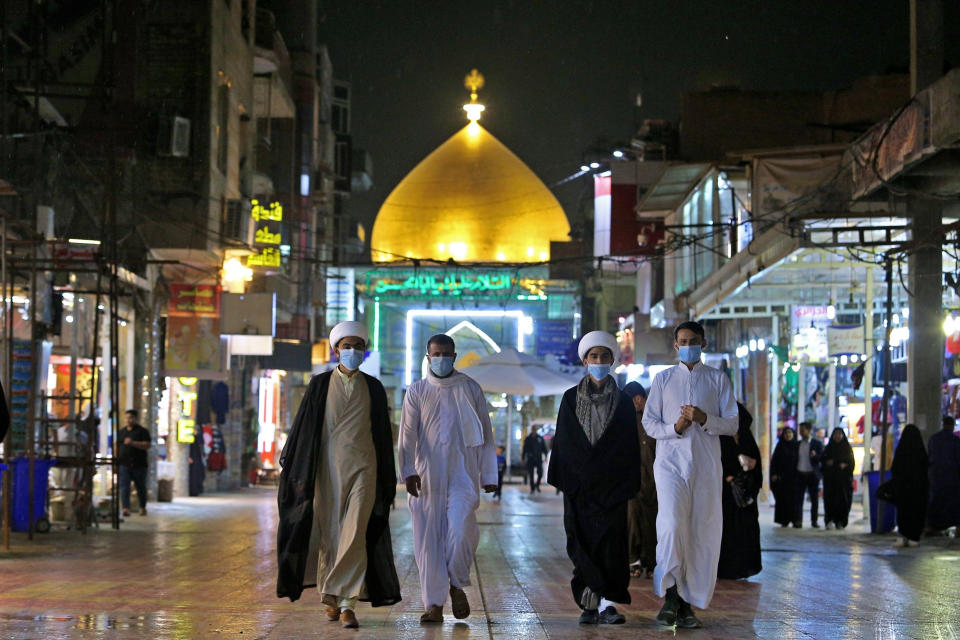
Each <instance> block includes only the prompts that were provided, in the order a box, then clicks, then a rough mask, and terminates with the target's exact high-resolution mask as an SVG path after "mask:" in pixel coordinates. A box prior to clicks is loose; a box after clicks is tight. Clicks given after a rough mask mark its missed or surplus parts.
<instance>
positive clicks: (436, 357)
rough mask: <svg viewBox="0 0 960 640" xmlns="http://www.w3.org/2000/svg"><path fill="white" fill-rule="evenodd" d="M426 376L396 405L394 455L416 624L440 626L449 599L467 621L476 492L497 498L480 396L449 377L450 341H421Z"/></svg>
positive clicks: (467, 382) (468, 383)
mask: <svg viewBox="0 0 960 640" xmlns="http://www.w3.org/2000/svg"><path fill="white" fill-rule="evenodd" d="M427 358H428V359H429V362H430V370H429V371H428V372H427V377H426V378H424V379H422V380H418V381H416V382H414V383H413V384H411V385H410V387H409V388H408V389H407V394H406V396H405V397H404V399H403V415H402V417H401V419H400V438H399V441H398V442H397V450H398V454H399V458H400V473H401V474H402V476H403V478H404V481H405V483H406V485H407V494H408V496H409V498H408V504H409V507H410V518H411V520H412V523H413V546H414V549H413V551H414V556H415V558H416V561H417V568H418V569H419V570H420V588H421V594H422V597H423V608H424V610H425V611H424V614H423V615H422V616H421V617H420V621H421V622H423V623H440V622H443V605H444V603H445V602H446V600H447V595H448V594H449V595H450V603H451V608H452V610H453V615H454V617H455V618H457V619H463V618H466V617H467V616H468V615H470V603H469V602H468V601H467V595H466V593H465V592H464V590H463V588H464V587H466V586H469V585H470V567H471V565H472V564H473V556H474V554H475V553H476V551H477V543H478V542H479V541H480V531H479V529H478V528H477V518H476V510H477V507H478V506H480V488H481V486H482V488H483V491H484V492H486V493H493V492H494V491H496V490H497V454H496V450H495V448H494V447H495V443H494V440H493V427H492V426H491V424H490V414H489V413H488V412H487V402H486V399H485V398H484V396H483V390H482V389H481V388H480V385H478V384H477V383H476V382H475V381H474V380H473V379H472V378H470V377H468V376H466V375H464V374H462V373H460V372H459V371H456V370H455V369H454V366H453V365H454V362H455V361H456V358H457V353H456V345H455V344H454V342H453V338H451V337H450V336H448V335H445V334H438V335H435V336H433V337H431V338H430V339H429V340H428V341H427Z"/></svg>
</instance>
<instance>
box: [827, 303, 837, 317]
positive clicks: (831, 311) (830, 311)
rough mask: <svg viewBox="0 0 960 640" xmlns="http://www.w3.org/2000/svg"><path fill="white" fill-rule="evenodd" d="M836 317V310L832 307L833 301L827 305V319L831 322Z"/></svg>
mask: <svg viewBox="0 0 960 640" xmlns="http://www.w3.org/2000/svg"><path fill="white" fill-rule="evenodd" d="M836 317H837V308H836V307H835V306H834V305H833V300H831V301H830V304H828V305H827V319H828V320H833V319H834V318H836Z"/></svg>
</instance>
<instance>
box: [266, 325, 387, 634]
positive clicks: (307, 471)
mask: <svg viewBox="0 0 960 640" xmlns="http://www.w3.org/2000/svg"><path fill="white" fill-rule="evenodd" d="M330 344H331V345H333V348H334V353H335V354H336V356H337V359H338V360H339V363H338V365H337V368H336V369H334V370H333V371H329V372H327V373H324V374H321V375H318V376H315V377H314V378H313V380H311V381H310V386H309V388H308V389H307V392H306V394H305V395H304V398H303V401H302V402H301V404H300V410H299V411H298V412H297V417H296V419H295V421H294V424H293V427H292V428H291V430H290V435H289V437H288V439H287V444H286V446H285V447H284V450H283V453H282V454H281V455H280V464H281V466H282V467H283V469H282V472H281V474H280V487H279V492H278V497H277V501H278V505H279V508H280V530H279V533H278V536H277V542H278V544H277V549H278V555H279V560H280V576H279V579H278V581H277V596H279V597H284V596H286V597H289V598H290V599H291V600H296V599H297V598H298V597H299V596H300V593H301V592H302V591H303V589H304V588H305V587H308V586H313V585H316V586H317V588H318V590H319V591H320V593H321V595H322V601H323V604H324V605H325V607H326V615H327V619H328V620H330V621H331V622H332V621H337V620H339V621H340V623H341V624H342V625H343V626H344V627H346V628H355V627H357V626H358V622H357V617H356V614H355V613H354V608H355V607H356V604H357V600H359V599H362V600H368V601H369V602H370V603H371V604H372V605H373V606H381V605H392V604H395V603H396V602H399V601H400V584H399V580H398V579H397V571H396V568H395V567H394V562H393V550H392V547H391V541H390V529H389V526H388V524H389V523H388V516H389V512H390V506H391V505H392V503H393V498H394V496H395V495H396V483H397V474H396V468H395V466H394V462H393V432H392V429H391V427H390V420H389V417H388V409H387V395H386V393H385V391H384V389H383V385H382V384H380V381H379V380H377V379H376V378H373V377H371V376H368V375H367V374H365V373H362V372H360V364H361V363H362V362H363V357H364V351H365V349H366V345H367V328H366V326H365V325H364V324H363V323H360V322H341V323H340V324H338V325H337V326H335V327H334V328H333V331H332V332H331V333H330ZM304 556H306V561H305V562H304Z"/></svg>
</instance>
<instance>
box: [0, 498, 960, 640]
mask: <svg viewBox="0 0 960 640" xmlns="http://www.w3.org/2000/svg"><path fill="white" fill-rule="evenodd" d="M504 494H505V495H504V501H503V503H502V504H497V503H495V502H491V501H489V500H488V499H486V498H484V501H483V505H482V506H481V509H480V512H479V514H478V516H479V520H480V523H481V539H480V540H481V541H480V550H479V553H478V555H477V561H476V567H475V572H474V573H475V577H474V586H473V587H471V588H469V589H467V593H468V596H469V598H470V601H471V606H472V609H473V613H472V614H471V616H470V617H469V618H468V619H467V620H465V621H462V622H461V621H456V620H454V618H453V616H452V614H451V613H450V609H449V604H448V605H447V607H446V608H445V610H444V613H445V622H444V624H443V626H442V627H421V626H420V624H419V615H420V613H421V611H422V607H421V604H420V597H419V587H418V580H417V569H416V565H415V564H414V561H413V555H412V550H411V537H412V534H411V528H410V519H409V514H408V512H407V510H406V507H405V500H402V499H398V500H397V508H396V511H395V514H394V516H393V531H394V549H395V553H396V561H397V570H398V573H399V575H400V578H401V581H402V585H403V598H404V599H403V602H401V603H400V604H398V605H396V606H394V607H392V608H380V609H371V608H369V607H368V606H366V605H361V606H360V607H359V608H358V612H357V614H358V617H359V619H360V623H361V628H360V629H359V630H355V631H348V630H342V629H341V628H340V626H339V625H338V624H336V623H329V622H327V621H326V620H325V619H324V617H323V614H322V606H321V604H320V599H319V596H318V595H317V594H316V593H315V592H310V593H305V595H304V597H303V598H302V599H301V600H300V601H298V602H296V603H290V602H288V601H281V600H278V599H277V598H276V597H275V596H274V581H275V577H276V576H275V569H274V567H275V562H274V535H275V528H276V507H275V502H274V500H275V494H274V490H273V489H271V488H255V489H247V490H243V491H239V492H234V493H223V494H215V495H210V496H205V497H201V498H177V499H176V500H175V501H174V502H173V503H167V504H152V505H150V515H149V516H148V517H146V518H141V517H139V516H132V517H131V518H129V519H128V521H127V522H125V523H124V524H123V525H122V529H121V530H120V531H113V530H111V529H109V528H102V529H100V531H99V532H92V533H90V534H88V535H87V536H86V537H83V536H81V535H79V534H77V533H74V532H67V531H54V532H52V533H50V534H47V535H38V536H37V537H36V540H35V541H34V542H32V543H31V542H28V541H27V540H26V538H25V537H24V536H23V535H22V534H18V535H17V537H15V538H14V544H13V546H12V548H11V550H10V551H9V552H4V551H0V576H2V580H0V637H2V638H3V639H4V640H14V639H16V640H25V639H28V638H29V639H36V640H41V639H42V640H54V639H57V638H104V639H108V638H158V639H163V638H171V639H183V640H193V639H206V638H231V637H232V638H257V639H260V638H264V639H266V638H270V639H279V638H337V637H345V638H349V637H356V638H444V637H446V638H517V639H519V638H524V639H528V638H529V639H534V638H628V637H629V638H638V637H640V638H648V637H649V638H663V637H667V636H668V635H672V632H671V631H670V630H665V629H662V628H659V627H657V625H656V623H655V622H654V616H655V615H656V612H657V610H658V609H659V606H660V605H659V601H658V599H657V598H655V597H654V596H653V595H652V593H651V590H650V581H648V580H644V579H641V578H634V579H633V582H632V589H631V592H632V597H633V603H632V604H631V605H630V606H628V607H625V608H624V612H625V613H626V615H627V624H626V625H624V626H620V627H609V626H600V627H580V626H578V625H577V616H578V614H579V611H578V610H577V609H576V607H575V606H574V605H573V602H572V600H571V597H570V594H569V589H568V579H569V571H570V564H569V562H568V560H567V557H566V554H565V552H564V536H563V529H562V524H561V509H562V501H561V500H560V498H559V497H557V496H556V495H554V493H553V490H552V489H551V488H549V487H547V488H546V490H545V491H544V493H543V494H541V495H537V496H535V497H533V498H531V497H529V496H528V495H527V494H526V492H525V491H524V490H523V489H522V488H508V489H507V490H505V492H504ZM761 514H762V515H761V520H762V530H763V562H764V570H763V572H762V573H761V574H760V575H758V576H755V577H754V578H753V579H751V580H749V581H740V582H729V581H720V582H719V583H718V586H717V591H716V595H715V597H714V600H713V604H712V607H711V609H709V610H708V611H706V612H703V614H702V615H701V618H702V620H703V622H704V624H705V625H706V628H705V629H703V630H698V631H682V630H681V631H679V632H678V633H677V635H678V636H685V637H690V638H738V639H742V638H777V639H790V638H898V639H899V638H957V637H958V636H960V608H958V607H957V601H958V600H957V599H958V594H957V585H958V584H960V542H958V541H957V540H956V539H952V538H949V539H948V538H941V539H936V540H924V541H923V542H922V543H921V546H919V547H917V548H910V549H905V550H895V549H892V548H890V545H891V543H892V542H893V540H894V538H893V536H870V535H868V534H866V533H864V532H863V530H862V526H863V525H862V523H859V524H853V525H851V527H849V528H848V529H847V531H845V532H837V531H823V530H822V529H820V530H813V529H810V528H809V527H805V528H804V529H802V530H794V529H792V528H791V529H781V528H779V527H773V526H772V524H771V517H772V509H770V508H769V507H768V506H766V505H763V506H762V508H761ZM852 516H853V519H854V520H856V519H858V517H859V513H858V511H857V510H856V509H855V510H854V513H853V514H852Z"/></svg>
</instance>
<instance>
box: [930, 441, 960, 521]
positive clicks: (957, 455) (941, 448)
mask: <svg viewBox="0 0 960 640" xmlns="http://www.w3.org/2000/svg"><path fill="white" fill-rule="evenodd" d="M927 442H928V444H927V453H929V454H930V507H929V509H928V511H927V525H928V526H929V527H930V529H932V530H934V531H942V530H944V529H947V528H949V527H955V526H960V438H958V437H957V436H955V435H953V430H952V429H951V430H942V431H939V432H937V433H935V434H933V435H932V436H930V440H928V441H927Z"/></svg>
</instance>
